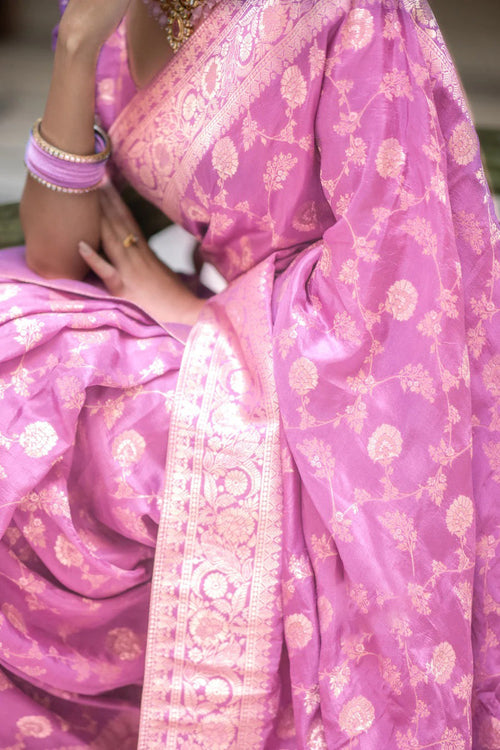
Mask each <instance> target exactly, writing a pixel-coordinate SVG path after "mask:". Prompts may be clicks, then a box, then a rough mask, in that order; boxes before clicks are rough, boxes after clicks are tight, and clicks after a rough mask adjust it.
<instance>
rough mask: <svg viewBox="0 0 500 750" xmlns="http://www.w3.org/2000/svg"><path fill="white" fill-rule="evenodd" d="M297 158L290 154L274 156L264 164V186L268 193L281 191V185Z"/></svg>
mask: <svg viewBox="0 0 500 750" xmlns="http://www.w3.org/2000/svg"><path fill="white" fill-rule="evenodd" d="M297 161H298V159H297V157H296V156H292V154H275V155H274V156H273V158H272V159H270V160H269V161H268V162H267V164H266V171H265V173H264V177H263V180H264V185H265V186H266V189H267V190H269V192H272V191H274V190H283V183H284V182H285V180H286V178H287V177H288V175H289V174H290V172H291V170H292V169H293V168H294V166H295V165H296V164H297Z"/></svg>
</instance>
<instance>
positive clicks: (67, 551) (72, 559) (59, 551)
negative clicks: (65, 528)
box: [54, 534, 83, 568]
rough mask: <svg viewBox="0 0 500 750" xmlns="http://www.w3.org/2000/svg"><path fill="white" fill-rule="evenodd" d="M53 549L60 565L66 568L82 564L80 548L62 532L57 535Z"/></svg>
mask: <svg viewBox="0 0 500 750" xmlns="http://www.w3.org/2000/svg"><path fill="white" fill-rule="evenodd" d="M54 550H55V553H56V557H57V559H58V560H59V562H60V563H61V565H65V566H66V567H67V568H71V567H72V566H74V567H77V568H78V567H80V565H82V564H83V555H82V553H81V552H80V550H79V549H77V548H76V547H75V545H74V544H72V543H71V542H70V541H69V540H68V539H66V537H65V536H63V535H62V534H60V535H59V536H58V537H57V539H56V543H55V547H54Z"/></svg>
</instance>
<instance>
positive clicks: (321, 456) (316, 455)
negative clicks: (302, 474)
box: [297, 437, 335, 479]
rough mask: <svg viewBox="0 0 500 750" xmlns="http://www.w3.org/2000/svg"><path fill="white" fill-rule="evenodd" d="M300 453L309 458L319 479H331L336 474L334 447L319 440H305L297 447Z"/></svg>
mask: <svg viewBox="0 0 500 750" xmlns="http://www.w3.org/2000/svg"><path fill="white" fill-rule="evenodd" d="M297 448H298V449H299V451H300V452H301V453H302V454H303V455H304V456H305V457H306V458H307V460H308V461H309V463H310V465H311V466H312V468H313V469H314V476H316V477H318V479H331V478H332V477H333V474H334V472H335V458H334V457H333V456H332V446H331V445H330V444H329V443H325V441H324V440H320V439H319V438H315V437H313V438H305V439H304V442H303V443H299V444H298V445H297Z"/></svg>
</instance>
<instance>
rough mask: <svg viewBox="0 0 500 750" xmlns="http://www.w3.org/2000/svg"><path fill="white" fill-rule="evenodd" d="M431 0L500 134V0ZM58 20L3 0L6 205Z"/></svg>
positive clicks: (0, 179) (42, 90)
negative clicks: (51, 36)
mask: <svg viewBox="0 0 500 750" xmlns="http://www.w3.org/2000/svg"><path fill="white" fill-rule="evenodd" d="M430 3H431V6H432V8H433V10H434V13H435V14H436V16H437V18H438V21H439V22H440V24H441V28H442V31H443V33H444V36H445V38H446V40H447V42H448V46H449V47H450V49H451V52H452V55H453V57H454V58H455V61H456V64H457V66H458V69H459V71H460V74H461V76H462V80H463V83H464V86H465V90H466V92H467V95H468V97H469V101H470V104H471V107H472V110H473V113H474V117H475V120H476V124H477V125H478V126H479V127H482V128H489V129H493V130H497V131H499V133H500V0H430ZM57 17H58V9H57V0H0V204H3V203H6V202H10V201H16V200H18V199H19V196H20V194H21V190H22V186H23V182H24V167H23V153H24V145H25V141H26V138H27V136H28V133H29V129H30V127H31V125H32V123H33V121H34V120H35V118H36V117H39V116H41V114H42V111H43V105H44V101H45V96H46V93H47V87H48V83H49V77H50V69H51V49H50V35H51V29H52V27H53V26H54V24H55V22H56V20H57ZM499 137H500V136H499ZM499 143H500V141H499ZM498 152H499V154H500V146H499V149H498Z"/></svg>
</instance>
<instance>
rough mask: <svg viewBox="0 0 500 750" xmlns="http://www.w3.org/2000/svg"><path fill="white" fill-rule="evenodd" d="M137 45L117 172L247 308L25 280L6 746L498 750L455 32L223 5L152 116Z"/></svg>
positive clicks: (476, 288)
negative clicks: (151, 312) (152, 306)
mask: <svg viewBox="0 0 500 750" xmlns="http://www.w3.org/2000/svg"><path fill="white" fill-rule="evenodd" d="M63 5H64V3H63ZM126 39H127V29H126V22H123V23H122V24H121V25H120V27H119V28H118V29H117V30H116V32H115V33H114V34H113V36H112V37H111V38H110V40H109V41H108V43H107V45H106V47H105V48H104V50H103V53H102V55H101V58H100V61H99V66H98V80H97V104H98V112H99V116H100V119H101V120H102V122H103V123H104V125H105V126H106V127H107V128H108V129H109V131H110V134H111V137H112V142H113V170H114V172H113V173H114V174H117V175H118V174H119V175H120V179H123V178H125V179H127V180H128V181H130V182H131V183H132V185H133V186H134V187H135V188H136V189H138V190H139V191H140V192H141V193H142V194H143V195H145V196H146V197H147V198H149V199H150V200H152V201H153V202H155V203H156V204H157V205H158V206H159V207H161V208H162V210H163V211H165V213H167V214H168V215H169V216H170V217H172V218H173V219H174V220H176V221H178V222H179V223H182V224H183V226H184V227H185V228H186V229H188V230H189V231H190V232H192V233H193V234H194V235H195V236H196V237H197V238H198V239H199V240H200V243H201V253H202V256H203V258H204V259H205V260H206V261H210V262H212V263H213V264H214V265H215V266H216V267H217V268H218V270H219V271H220V272H221V273H222V274H223V275H224V276H225V278H226V279H227V281H228V287H227V289H226V290H225V291H224V292H222V293H220V294H219V295H216V296H215V297H213V298H212V299H211V300H210V301H209V302H208V303H207V304H206V306H205V308H204V310H203V312H202V315H201V317H200V319H199V322H198V323H197V324H196V325H195V326H194V327H193V328H192V329H190V330H189V329H185V328H183V327H175V326H170V325H168V324H160V323H157V322H154V321H152V320H150V319H149V318H148V317H147V316H146V315H144V314H143V313H142V312H141V311H140V310H138V309H136V308H134V306H133V305H128V304H127V303H123V302H121V301H119V300H115V299H111V298H109V297H108V296H107V295H106V294H105V293H104V292H102V290H100V289H99V288H97V287H96V286H94V285H92V284H84V283H82V284H74V283H71V282H55V283H51V282H44V281H43V280H40V279H38V278H37V277H35V276H34V275H33V274H30V273H29V272H28V271H27V270H26V268H25V266H24V263H23V259H22V250H19V249H14V250H11V251H7V253H6V254H5V255H4V254H2V256H3V257H2V267H1V272H2V277H3V281H2V285H1V286H0V299H2V301H3V309H2V318H1V320H2V325H1V328H0V335H1V337H2V343H1V352H2V362H3V364H2V373H1V374H0V375H1V378H2V379H1V381H0V388H1V395H2V415H3V419H2V427H1V431H0V447H1V454H2V455H1V459H0V465H1V469H0V471H1V475H0V522H1V524H2V531H3V539H2V547H1V551H0V555H1V558H0V559H1V567H0V574H1V575H2V577H3V580H4V581H5V584H2V586H3V588H2V591H5V594H3V596H2V605H1V611H2V619H0V642H1V644H2V652H1V655H0V662H1V664H2V666H3V668H4V675H5V676H2V678H1V681H0V690H1V691H2V701H3V700H5V701H6V703H5V705H8V707H9V715H10V716H11V717H12V719H11V722H10V725H7V726H5V725H1V726H0V738H1V739H2V743H1V744H2V747H12V748H14V747H15V748H16V750H17V749H19V750H22V749H23V748H32V747H33V748H46V749H48V748H55V747H68V748H69V747H71V748H73V750H76V748H77V747H78V748H80V747H82V748H83V747H94V748H112V747H113V748H114V747H116V746H118V744H119V745H123V746H124V747H131V748H132V747H136V746H137V745H138V746H139V748H140V749H141V750H155V749H156V748H158V749H159V748H169V749H170V750H174V749H175V750H177V749H180V748H183V749H184V748H193V750H194V749H195V748H196V750H213V749H214V748H221V749H227V750H229V749H233V748H239V749H241V750H287V749H289V750H302V749H303V748H304V749H306V748H307V749H308V750H323V749H325V750H326V748H328V750H333V749H334V748H341V747H343V748H353V749H354V748H360V749H361V750H381V749H382V748H384V750H385V748H387V749H392V748H394V750H423V749H424V748H429V747H435V748H439V749H440V750H467V749H469V748H470V749H471V750H495V748H499V747H500V684H499V676H500V653H499V642H498V638H499V633H500V576H499V564H498V545H499V541H500V518H499V508H500V351H499V350H500V314H499V312H500V302H499V284H500V282H499V279H500V270H499V269H500V259H499V257H498V250H499V243H500V231H499V227H498V222H497V220H496V217H495V214H494V208H493V204H492V201H491V197H490V196H489V193H488V188H487V185H486V180H485V177H484V174H483V171H482V167H481V162H480V154H479V146H478V142H477V138H476V136H475V133H474V129H473V125H472V123H471V120H470V116H469V114H468V111H467V107H466V103H465V101H464V95H463V92H462V89H461V86H460V84H459V82H458V80H457V77H456V73H455V71H454V68H453V65H452V63H451V61H450V58H449V55H448V53H447V51H446V48H445V45H444V43H443V40H442V38H441V35H440V32H439V29H438V28H437V26H436V23H435V21H434V19H433V16H432V14H431V12H430V10H429V8H428V6H427V5H426V4H425V2H423V0H317V1H316V2H313V1H312V0H299V1H296V2H291V1H290V2H289V1H288V0H286V1H285V0H256V1H255V2H249V1H247V2H239V1H238V2H236V1H233V0H227V1H222V2H220V3H218V4H216V5H215V7H214V8H213V10H212V11H211V13H210V14H209V15H208V17H207V18H206V19H205V20H204V21H203V23H202V24H201V25H199V26H198V27H197V29H196V30H195V33H194V34H193V36H192V37H191V38H190V39H189V41H188V42H187V43H186V45H185V46H184V47H183V48H181V50H180V51H179V52H178V53H177V55H176V56H175V58H174V59H173V61H172V62H171V63H170V64H169V65H168V66H167V68H166V69H165V70H164V71H162V73H161V74H159V75H158V76H157V77H156V78H155V79H154V80H153V81H152V82H151V83H150V84H149V85H148V86H147V87H146V88H145V89H142V90H137V88H136V87H135V85H134V82H133V79H132V76H131V74H130V70H129V65H128V57H127V44H126ZM167 438H168V440H167ZM153 557H154V563H153ZM151 581H152V584H151ZM150 587H151V599H150V601H149V594H150ZM148 609H149V624H148V625H147V623H146V619H147V616H148ZM70 612H71V613H72V614H71V615H70V614H69V613H70ZM144 661H145V672H144ZM143 675H144V681H143ZM142 683H143V684H144V687H143V691H142V704H141V707H140V710H139V696H140V689H141V685H142ZM2 705H4V704H3V703H2ZM138 733H139V734H138ZM127 743H129V744H128V745H127Z"/></svg>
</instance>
